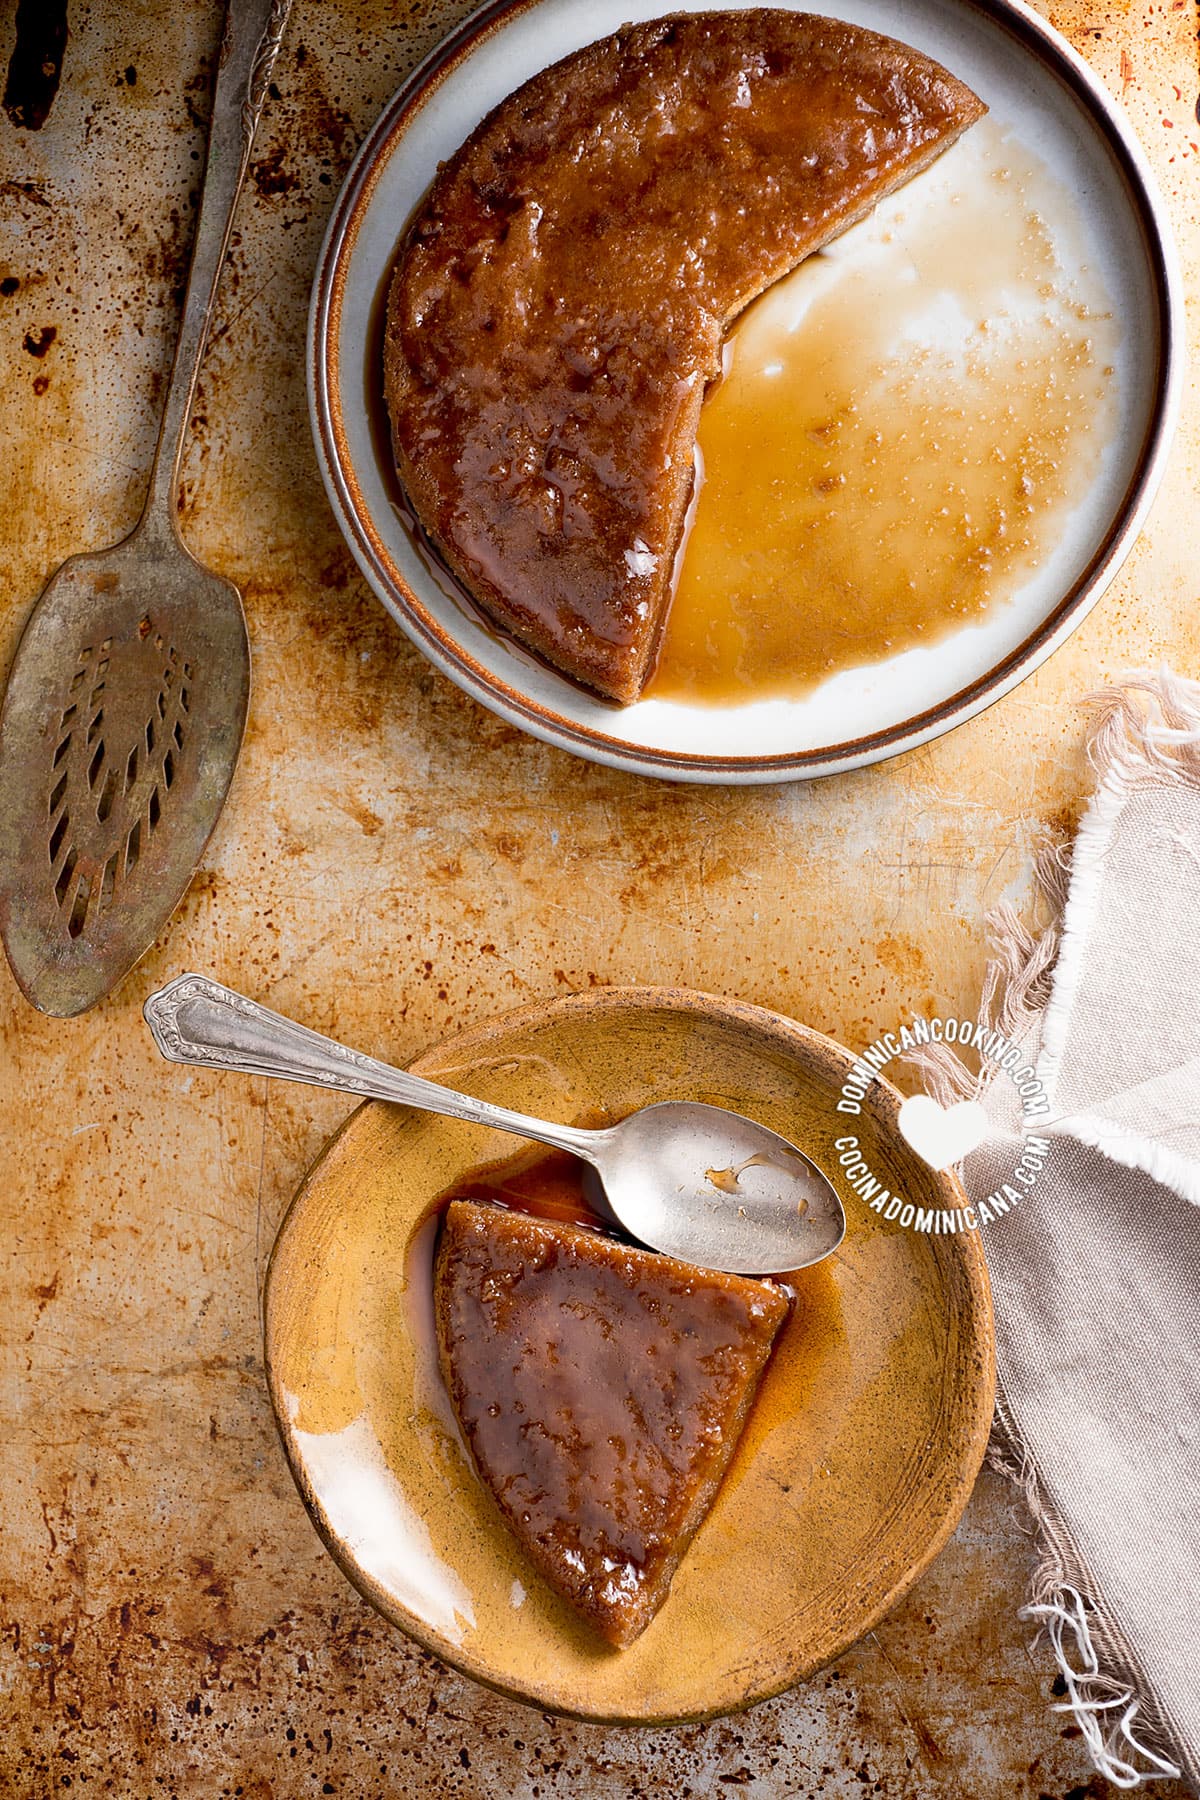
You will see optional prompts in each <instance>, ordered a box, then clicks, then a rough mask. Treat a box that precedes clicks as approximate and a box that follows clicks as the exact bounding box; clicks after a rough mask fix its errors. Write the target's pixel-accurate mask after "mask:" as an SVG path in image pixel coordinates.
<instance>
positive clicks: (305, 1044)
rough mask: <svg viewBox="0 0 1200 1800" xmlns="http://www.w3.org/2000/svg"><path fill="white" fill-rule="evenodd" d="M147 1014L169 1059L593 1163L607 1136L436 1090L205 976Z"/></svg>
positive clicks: (176, 986) (153, 1002)
mask: <svg viewBox="0 0 1200 1800" xmlns="http://www.w3.org/2000/svg"><path fill="white" fill-rule="evenodd" d="M143 1012H144V1014H145V1018H146V1023H147V1025H149V1027H150V1030H151V1031H152V1033H153V1034H154V1041H155V1043H156V1044H157V1045H158V1047H159V1049H160V1050H161V1051H162V1053H163V1055H164V1056H165V1057H166V1058H167V1059H168V1060H169V1061H170V1062H178V1063H196V1064H199V1065H200V1066H201V1067H202V1068H206V1069H233V1070H238V1069H240V1070H244V1071H245V1072H246V1073H247V1074H249V1075H274V1076H279V1077H280V1078H281V1079H283V1080H284V1081H306V1082H309V1083H310V1084H311V1085H312V1086H314V1087H328V1088H339V1089H341V1090H342V1091H343V1092H344V1093H348V1094H361V1095H362V1096H363V1097H364V1099H370V1100H393V1101H396V1102H398V1103H399V1104H400V1105H401V1106H415V1107H419V1108H420V1109H421V1111H423V1112H433V1113H441V1114H442V1115H443V1116H444V1117H446V1118H448V1119H465V1120H466V1122H467V1123H468V1124H470V1125H490V1126H493V1127H494V1128H495V1129H496V1130H498V1131H512V1132H515V1133H516V1134H517V1136H518V1137H526V1138H535V1139H536V1140H537V1141H538V1142H539V1143H543V1144H553V1145H554V1146H555V1148H556V1149H559V1150H570V1151H573V1152H574V1154H575V1155H576V1156H584V1157H587V1158H588V1159H589V1160H590V1159H591V1158H592V1157H593V1156H594V1155H595V1153H596V1148H597V1147H598V1143H599V1141H600V1140H601V1139H603V1138H604V1137H605V1136H606V1134H605V1133H604V1132H599V1131H581V1130H576V1129H574V1128H572V1127H571V1126H568V1125H550V1124H547V1123H546V1122H545V1121H544V1120H542V1119H530V1118H527V1117H526V1116H525V1114H524V1113H515V1112H509V1111H508V1109H507V1108H506V1107H502V1106H493V1105H492V1104H491V1102H490V1101H488V1100H476V1099H474V1098H473V1097H472V1096H471V1095H470V1094H459V1093H456V1092H455V1090H454V1089H453V1088H445V1087H439V1085H438V1084H437V1082H435V1081H425V1080H423V1079H422V1077H421V1076H420V1075H410V1074H408V1073H407V1071H406V1070H404V1069H393V1068H391V1067H390V1066H389V1065H388V1064H387V1063H382V1062H377V1061H376V1060H375V1058H374V1057H373V1056H364V1055H363V1054H362V1053H361V1051H358V1050H348V1049H347V1048H346V1046H345V1045H344V1044H338V1043H335V1041H334V1040H333V1038H327V1037H322V1036H321V1034H320V1033H319V1032H316V1031H310V1030H309V1029H308V1027H307V1026H306V1025H297V1024H296V1023H295V1021H294V1020H292V1019H285V1018H283V1017H282V1015H281V1014H279V1013H276V1012H271V1010H270V1009H269V1008H268V1007H266V1006H260V1005H259V1004H258V1002H257V1001H256V1000H247V999H246V998H245V996H244V995H242V994H235V993H234V992H233V990H232V988H227V987H222V985H221V983H220V982H219V981H210V980H209V979H208V977H207V976H205V975H180V976H178V977H177V978H176V979H175V980H174V981H172V982H169V983H168V984H167V986H166V987H165V988H160V989H159V991H158V993H156V994H151V996H150V998H149V999H148V1000H147V1002H146V1004H145V1006H144V1008H143Z"/></svg>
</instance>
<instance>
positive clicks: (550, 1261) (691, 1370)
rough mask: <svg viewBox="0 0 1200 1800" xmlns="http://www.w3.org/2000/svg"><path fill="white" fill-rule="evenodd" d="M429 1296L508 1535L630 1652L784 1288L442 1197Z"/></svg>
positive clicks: (757, 1371) (741, 1414)
mask: <svg viewBox="0 0 1200 1800" xmlns="http://www.w3.org/2000/svg"><path fill="white" fill-rule="evenodd" d="M434 1304H435V1315H436V1320H437V1332H438V1347H439V1354H440V1358H441V1365H442V1372H443V1375H444V1377H445V1381H446V1385H447V1387H448V1389H449V1392H450V1397H451V1400H452V1402H453V1406H454V1411H455V1414H456V1416H457V1418H458V1420H459V1423H460V1424H461V1426H462V1429H463V1433H464V1435H465V1437H466V1440H467V1444H468V1446H469V1447H470V1451H471V1454H472V1457H473V1458H474V1461H475V1465H476V1468H477V1470H478V1472H479V1475H480V1477H481V1479H482V1480H483V1482H484V1483H485V1485H486V1486H487V1487H488V1488H489V1490H490V1491H491V1493H492V1495H493V1496H494V1498H495V1500H496V1502H497V1504H498V1506H499V1508H500V1511H501V1513H502V1514H503V1516H504V1519H505V1521H506V1523H507V1524H508V1526H509V1529H510V1530H511V1531H512V1532H513V1534H514V1536H515V1537H516V1539H517V1541H518V1542H519V1543H520V1545H521V1547H522V1549H523V1550H524V1552H525V1554H526V1555H527V1556H528V1558H529V1560H530V1562H531V1563H532V1564H533V1565H534V1566H535V1567H536V1568H537V1569H538V1571H539V1572H540V1573H541V1575H542V1576H543V1577H544V1578H545V1579H546V1580H547V1581H548V1582H549V1583H550V1584H551V1585H552V1586H553V1587H554V1588H556V1589H557V1590H558V1592H559V1593H561V1594H562V1595H563V1596H564V1597H565V1598H566V1599H567V1600H568V1601H569V1602H570V1603H571V1604H572V1605H573V1606H574V1607H575V1608H576V1610H577V1611H578V1612H580V1613H581V1614H582V1615H583V1616H584V1617H585V1618H586V1619H587V1620H588V1621H589V1622H590V1623H591V1624H592V1625H593V1626H594V1627H595V1628H596V1630H597V1631H599V1632H600V1633H601V1635H602V1636H604V1637H605V1638H607V1639H608V1640H609V1642H610V1643H612V1644H615V1645H617V1646H620V1647H624V1646H626V1645H628V1644H630V1643H632V1642H633V1641H634V1639H635V1638H637V1637H638V1636H639V1635H640V1634H641V1632H642V1631H644V1630H645V1628H646V1626H647V1625H648V1624H649V1623H650V1620H651V1619H652V1618H653V1617H654V1615H655V1613H656V1612H657V1611H658V1609H659V1607H660V1606H661V1605H662V1603H663V1601H664V1600H665V1599H666V1597H667V1591H668V1589H669V1587H670V1584H671V1579H672V1577H673V1575H674V1573H675V1570H676V1568H677V1567H678V1564H679V1561H680V1558H681V1557H682V1556H683V1554H684V1552H685V1551H686V1550H687V1548H688V1545H689V1544H690V1543H691V1541H692V1539H693V1537H694V1536H695V1534H696V1532H697V1530H698V1529H699V1527H700V1525H701V1524H702V1523H703V1520H704V1518H705V1516H706V1515H707V1513H708V1511H709V1508H710V1507H711V1505H712V1503H713V1500H714V1498H715V1496H716V1492H717V1488H718V1486H719V1484H720V1481H721V1478H722V1476H723V1475H724V1473H725V1470H726V1468H727V1467H728V1464H729V1461H730V1458H731V1457H732V1455H733V1452H734V1448H735V1446H736V1444H737V1441H738V1437H739V1436H740V1434H741V1430H742V1426H743V1424H744V1423H745V1419H746V1415H747V1413H748V1411H749V1409H750V1405H751V1402H752V1400H753V1398H754V1395H755V1392H756V1390H757V1388H758V1384H759V1381H760V1379H761V1376H762V1373H763V1370H764V1368H765V1366H766V1362H767V1358H768V1357H769V1355H770V1353H771V1347H772V1344H773V1343H774V1341H775V1337H776V1334H777V1333H778V1331H779V1329H780V1327H781V1325H782V1324H783V1322H784V1320H785V1319H786V1318H787V1315H788V1308H789V1301H788V1298H787V1296H786V1294H785V1293H784V1292H783V1291H782V1290H781V1289H780V1288H778V1287H776V1286H775V1285H773V1284H772V1283H771V1282H768V1281H755V1280H751V1279H748V1278H747V1277H745V1276H741V1275H723V1274H719V1273H716V1272H714V1271H712V1270H707V1269H699V1268H695V1267H693V1266H692V1265H691V1264H689V1263H683V1262H679V1261H677V1260H676V1259H675V1258H673V1257H668V1256H660V1255H658V1254H656V1253H655V1252H653V1251H649V1250H642V1249H638V1248H635V1247H634V1246H632V1245H629V1244H624V1243H620V1242H618V1241H616V1240H615V1239H613V1238H609V1237H606V1236H604V1235H603V1234H602V1233H600V1232H597V1231H593V1230H590V1229H588V1228H587V1227H585V1226H579V1225H571V1224H566V1223H563V1222H558V1221H555V1222H550V1221H546V1220H542V1219H535V1218H532V1217H530V1216H528V1215H526V1214H522V1213H515V1212H507V1211H505V1210H503V1209H502V1208H500V1207H496V1206H490V1205H480V1204H477V1203H475V1202H472V1201H468V1200H454V1201H452V1202H451V1203H450V1205H449V1206H448V1208H447V1210H446V1213H445V1216H444V1219H443V1222H442V1227H441V1235H440V1238H439V1242H438V1249H437V1255H436V1261H435V1266H434Z"/></svg>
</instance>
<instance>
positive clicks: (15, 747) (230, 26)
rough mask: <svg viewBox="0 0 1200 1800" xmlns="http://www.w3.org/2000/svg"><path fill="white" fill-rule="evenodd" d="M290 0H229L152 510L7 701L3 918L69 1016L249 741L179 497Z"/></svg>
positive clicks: (203, 822) (169, 888)
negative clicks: (182, 530) (205, 359)
mask: <svg viewBox="0 0 1200 1800" xmlns="http://www.w3.org/2000/svg"><path fill="white" fill-rule="evenodd" d="M290 8H291V0H228V6H227V10H226V15H225V34H224V41H223V43H222V47H221V55H220V61H219V64H218V70H217V80H216V87H215V90H214V94H213V109H212V123H211V126H210V129H209V140H208V158H207V162H206V165H205V171H204V186H203V191H202V193H201V198H200V211H199V217H198V219H197V222H196V233H195V239H194V242H193V245H192V262H191V271H190V274H189V277H188V286H187V295H186V298H185V300H184V307H183V320H182V324H181V327H180V332H179V342H178V344H177V346H176V350H175V362H174V366H173V368H172V371H171V382H170V386H169V388H168V391H167V401H166V406H165V408H164V411H163V418H162V424H161V426H160V428H159V435H158V444H157V448H156V450H155V455H154V463H153V466H152V469H151V474H150V486H149V493H148V497H147V500H146V504H145V508H144V510H143V512H142V516H141V518H140V519H139V521H138V523H137V525H136V526H135V528H134V530H133V532H132V533H131V535H130V536H129V537H127V538H125V539H124V540H123V542H121V543H119V544H116V545H114V546H113V547H112V548H111V549H109V550H102V551H99V552H97V553H94V554H89V555H84V556H73V557H71V558H70V559H69V560H68V561H67V562H65V563H64V564H63V565H62V567H61V568H60V569H59V570H58V571H57V573H56V574H54V575H53V576H52V577H51V578H50V581H49V582H48V583H47V585H46V587H45V589H44V590H43V592H42V595H41V597H40V599H39V600H38V601H37V603H36V605H35V606H34V609H33V612H32V614H31V615H30V618H29V621H28V623H27V624H26V626H25V630H24V633H23V634H22V637H21V641H20V643H19V644H18V646H17V652H16V656H15V657H14V659H13V664H12V668H11V670H10V672H9V678H8V690H7V693H6V694H5V699H4V709H3V713H2V714H0V933H2V934H3V938H4V947H5V950H6V951H7V953H8V960H9V962H10V963H11V965H12V969H13V973H14V975H15V976H16V978H17V981H18V983H19V984H20V987H21V990H22V992H23V993H24V994H25V995H26V996H27V998H28V999H29V1000H31V1001H32V1002H33V1004H34V1005H35V1006H37V1007H40V1008H41V1010H42V1011H43V1012H47V1013H55V1014H57V1015H59V1016H60V1017H70V1016H72V1015H74V1014H75V1013H80V1012H84V1011H85V1010H86V1009H87V1008H88V1007H89V1006H93V1005H94V1004H95V1003H96V1001H97V1000H100V999H102V998H103V997H104V995H105V994H107V993H109V992H110V990H111V989H112V988H114V987H115V986H116V984H117V982H118V981H120V980H121V978H122V976H124V975H125V974H127V973H128V971H129V970H130V969H131V968H132V967H133V965H134V963H136V962H137V960H138V958H139V957H140V956H141V955H142V954H143V953H144V952H145V951H146V950H148V949H149V947H150V945H151V944H152V943H153V942H154V939H155V937H156V936H157V934H158V932H159V931H160V929H161V928H162V926H163V925H164V924H165V923H166V921H167V919H168V918H169V917H170V916H171V914H172V912H173V911H174V910H175V908H176V906H177V905H178V904H179V902H180V900H181V899H182V898H183V895H184V892H185V891H186V889H187V885H188V882H189V881H190V880H191V878H192V875H193V874H194V872H195V869H196V865H197V863H198V862H199V860H200V857H201V855H202V854H203V851H204V846H205V844H206V843H207V842H208V839H209V837H210V835H211V833H212V829H213V826H214V825H215V824H216V822H217V818H218V816H219V814H220V811H221V807H222V806H223V804H224V801H225V796H226V794H227V792H228V790H229V784H230V781H231V780H232V778H233V771H234V768H235V766H236V764H237V758H238V752H239V750H240V748H241V743H242V733H243V731H244V729H245V724H246V709H247V705H248V703H249V698H250V645H249V641H248V639H247V636H246V620H245V616H244V614H243V612H242V600H241V595H240V594H239V593H238V590H237V588H236V587H235V586H234V585H233V583H232V582H231V581H226V580H224V579H223V578H222V577H221V576H219V575H214V574H213V573H212V572H211V570H209V569H205V568H203V567H202V566H201V564H199V563H198V562H197V561H196V560H195V558H194V557H193V556H191V554H190V553H189V552H188V550H187V549H186V548H185V546H184V544H183V541H182V539H181V537H180V535H179V529H178V526H177V523H176V505H175V498H176V494H177V492H178V487H179V470H180V464H181V462H182V458H183V448H184V442H185V437H186V432H187V425H188V419H189V416H190V414H191V410H192V402H193V400H194V398H195V392H196V380H197V376H198V374H199V369H200V361H201V358H202V356H203V354H204V345H205V340H206V338H207V335H208V328H209V322H210V320H211V317H212V312H213V304H214V301H215V299H216V292H217V283H218V279H219V277H220V272H221V264H222V263H223V262H224V260H225V252H226V249H227V248H228V245H229V234H230V229H231V227H232V223H233V212H234V207H235V205H236V203H237V198H238V194H239V193H240V191H241V187H242V183H243V181H244V179H245V174H246V168H247V165H248V163H249V160H250V151H251V146H252V144H253V141H254V133H255V129H256V127H257V125H258V120H259V117H260V115H261V113H262V109H263V103H264V101H265V100H266V96H267V87H268V83H269V81H270V77H271V69H272V66H273V64H274V61H275V57H276V54H277V52H278V49H279V43H280V39H281V37H282V35H283V28H284V25H285V23H286V20H287V15H288V12H289V10H290Z"/></svg>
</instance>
